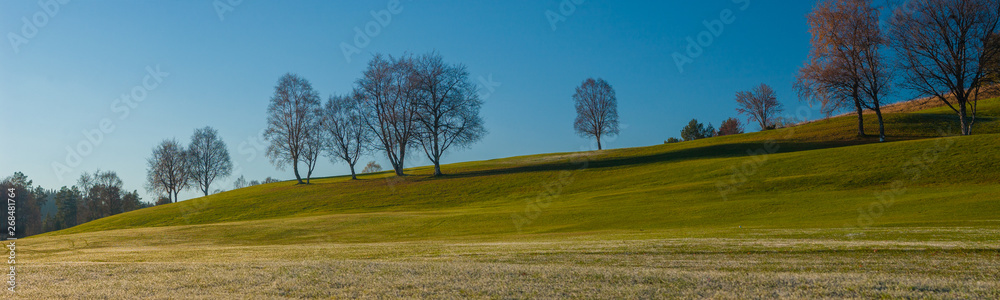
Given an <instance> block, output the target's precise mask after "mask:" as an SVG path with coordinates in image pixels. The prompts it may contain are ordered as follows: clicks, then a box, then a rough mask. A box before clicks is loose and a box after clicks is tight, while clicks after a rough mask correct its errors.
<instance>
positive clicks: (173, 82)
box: [0, 0, 818, 201]
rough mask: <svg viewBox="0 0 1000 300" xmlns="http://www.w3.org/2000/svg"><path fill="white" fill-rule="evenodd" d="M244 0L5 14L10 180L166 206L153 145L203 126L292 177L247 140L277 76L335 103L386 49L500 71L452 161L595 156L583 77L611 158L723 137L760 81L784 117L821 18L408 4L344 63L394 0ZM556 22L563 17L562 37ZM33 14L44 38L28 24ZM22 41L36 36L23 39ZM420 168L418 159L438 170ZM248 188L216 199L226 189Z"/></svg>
mask: <svg viewBox="0 0 1000 300" xmlns="http://www.w3.org/2000/svg"><path fill="white" fill-rule="evenodd" d="M229 1H230V0H220V1H217V2H219V3H223V4H225V3H228V2H229ZM576 1H579V0H576ZM232 2H236V3H238V5H236V6H234V7H232V10H225V11H223V14H222V18H220V15H219V13H218V11H217V10H216V8H215V7H214V6H213V1H212V0H198V1H195V0H191V1H113V0H108V1H80V0H75V1H71V2H69V3H66V4H64V5H60V6H59V7H58V11H54V14H51V12H53V9H52V7H48V10H49V12H46V9H45V8H43V7H40V6H39V5H38V2H37V1H2V2H0V33H3V34H4V37H5V39H4V40H3V41H4V42H3V43H0V143H2V145H3V147H0V176H9V175H10V174H12V173H13V172H15V171H21V172H24V173H25V174H27V175H28V176H29V177H30V178H31V179H33V180H34V181H35V183H36V184H40V185H42V186H44V187H46V188H58V187H60V186H63V185H73V184H75V182H76V179H77V178H78V177H79V175H80V172H81V171H87V172H92V171H94V170H96V169H98V168H100V169H104V170H114V171H117V172H118V174H119V175H120V176H121V177H122V179H123V180H124V182H125V185H126V188H128V189H129V190H139V191H140V193H141V194H142V195H143V198H144V200H145V201H155V199H154V197H153V195H151V194H149V193H147V192H146V191H145V190H144V189H143V185H144V183H145V178H146V158H147V157H149V155H150V152H151V150H152V148H153V147H154V146H155V145H156V144H157V143H158V142H159V141H161V140H163V139H166V138H177V139H178V140H180V141H182V142H184V143H187V142H188V141H189V140H190V136H191V134H192V133H193V131H194V130H195V128H199V127H203V126H212V127H215V128H216V129H218V130H219V133H220V134H221V135H222V137H223V139H224V140H225V142H226V143H227V144H228V146H229V151H230V154H231V155H232V158H233V160H234V162H235V163H237V164H238V165H239V166H240V168H239V169H238V171H239V172H240V174H244V175H246V177H247V178H250V179H258V180H261V179H263V178H265V177H267V176H274V177H276V178H280V179H289V178H293V176H292V174H291V171H290V170H286V171H278V170H276V169H275V168H274V167H273V166H272V165H271V164H270V163H269V161H268V160H267V159H266V158H265V157H264V156H263V151H264V148H263V147H259V148H256V149H255V148H254V146H253V145H254V143H253V142H252V141H253V138H252V137H253V136H255V135H256V134H257V133H258V132H259V131H260V130H261V129H262V128H263V127H264V125H265V118H266V117H265V111H266V108H267V103H268V99H269V97H270V96H271V94H272V92H273V87H274V85H275V83H276V81H277V80H278V78H279V77H280V76H281V75H282V74H284V73H286V72H292V73H297V74H299V75H302V76H304V77H305V78H307V79H309V80H310V81H311V82H312V84H313V86H314V87H315V88H316V89H317V90H319V91H320V93H321V94H322V95H323V97H324V99H325V98H326V97H327V96H329V95H330V94H332V93H346V92H348V91H350V90H351V87H352V84H353V82H354V80H355V79H356V78H357V77H358V76H359V75H360V73H361V71H362V69H363V67H364V66H365V63H366V61H367V59H368V58H369V57H370V55H371V53H374V52H381V53H386V54H393V55H398V54H402V53H404V52H407V51H408V52H413V53H425V52H429V51H433V50H436V51H438V52H440V53H441V54H442V55H443V57H444V58H445V60H446V61H449V62H457V63H463V64H465V65H467V66H468V69H469V71H470V73H471V74H472V77H473V78H474V79H475V80H476V81H479V78H480V77H482V78H483V79H486V80H488V78H490V76H492V81H493V82H495V83H499V86H494V88H495V90H494V91H492V92H489V90H488V89H486V88H483V93H482V94H483V96H484V97H485V98H486V99H485V102H486V104H485V106H484V107H483V111H482V113H483V116H484V118H485V120H486V123H487V128H488V129H489V130H490V134H489V135H488V136H487V137H486V138H485V139H484V140H483V141H482V142H480V143H478V144H476V145H475V146H473V147H471V148H470V149H467V150H463V151H457V152H453V153H450V154H448V155H446V157H445V158H444V161H445V162H446V163H449V162H458V161H468V160H482V159H492V158H500V157H508V156H515V155H524V154H535V153H547V152H565V151H577V150H583V149H590V148H594V145H593V144H592V143H591V142H590V141H589V140H588V139H586V138H582V137H579V136H578V135H576V134H575V133H574V132H573V126H572V124H573V119H574V117H575V115H574V113H575V112H574V109H573V102H572V100H571V95H572V94H573V89H574V87H575V86H577V85H579V84H580V83H581V82H582V81H583V80H584V79H586V78H587V77H603V78H604V79H606V80H608V81H609V82H610V83H611V84H612V85H613V86H614V88H615V90H616V91H617V95H618V103H619V107H618V110H619V115H620V121H621V124H622V130H621V134H620V136H619V137H618V138H616V139H611V140H610V141H607V142H605V147H608V148H623V147H636V146H647V145H654V144H660V143H662V142H663V140H665V139H667V138H668V137H672V136H679V131H680V129H681V127H683V126H684V125H685V124H686V123H687V122H688V121H689V120H690V119H692V118H697V119H698V120H700V121H702V122H705V123H709V122H711V123H712V124H714V125H716V126H718V125H719V123H721V121H722V120H724V119H725V118H727V117H732V116H736V112H735V104H734V101H733V97H734V94H735V93H736V92H737V91H739V90H745V89H749V88H751V87H753V86H754V85H756V84H759V83H767V84H769V85H771V86H772V87H774V89H775V90H776V91H777V92H778V96H779V100H780V101H782V102H783V103H784V104H785V105H786V107H787V109H788V110H789V111H795V109H796V108H797V107H799V106H801V104H800V103H799V102H798V100H797V98H796V97H795V93H794V92H793V90H792V87H791V86H792V82H793V80H794V76H795V72H796V70H797V69H798V68H799V67H800V66H801V65H802V64H803V62H804V61H805V60H806V55H807V51H808V39H809V34H808V32H807V29H808V28H807V24H806V21H805V15H806V14H807V13H808V12H809V10H810V9H811V8H812V6H813V2H812V1H758V0H752V1H749V2H750V3H749V5H748V6H747V7H746V9H745V10H742V9H741V8H742V6H743V4H744V2H746V1H732V0H713V1H596V0H587V1H585V2H583V3H582V4H579V5H576V7H575V9H573V10H572V11H570V10H569V7H568V6H566V7H563V11H562V12H561V11H560V5H561V3H563V2H566V3H572V2H569V1H555V0H546V1H457V0H456V1H420V0H417V1H408V0H402V1H401V2H400V4H399V5H400V7H401V11H398V10H399V9H397V12H398V14H392V18H391V20H390V21H389V22H388V24H386V26H385V27H384V28H382V26H381V25H379V26H378V28H375V27H372V28H370V29H372V30H374V29H378V31H379V32H378V34H377V35H374V36H372V37H371V38H370V42H369V43H368V45H366V47H363V48H359V50H360V51H361V53H360V54H356V55H353V60H352V61H351V62H348V61H347V60H346V59H345V56H344V54H343V52H342V50H341V44H342V43H347V44H351V45H353V44H355V43H354V40H355V36H356V32H355V30H354V28H355V27H358V28H360V29H361V30H365V26H366V24H367V23H369V22H373V21H374V20H375V19H374V18H373V17H372V15H371V12H372V11H380V10H385V9H387V4H388V3H389V2H391V1H384V0H378V1H262V0H243V1H242V2H241V3H239V1H232ZM53 3H58V2H55V1H54V2H53ZM563 5H564V6H565V4H563ZM724 10H730V11H731V12H732V17H733V18H735V20H731V21H732V23H731V24H728V25H725V26H724V28H723V30H722V32H721V34H720V35H719V36H717V37H714V36H713V38H712V41H711V43H710V44H709V45H708V46H707V47H704V49H703V53H701V54H700V56H698V57H693V58H692V62H690V63H688V64H686V65H685V66H684V70H683V72H680V71H679V70H678V68H677V66H676V64H675V61H674V57H673V54H674V53H675V52H677V53H684V52H685V51H686V49H685V48H686V47H687V46H688V41H687V40H686V39H687V38H688V37H692V38H697V36H698V34H699V33H701V32H702V31H705V30H706V28H705V25H703V22H704V21H713V20H716V19H719V17H720V13H721V12H723V11H724ZM547 11H550V12H551V13H552V14H555V15H558V16H559V18H557V20H558V22H557V23H556V27H555V30H553V27H552V24H551V22H550V21H549V18H552V16H551V15H549V16H547V13H546V12H547ZM563 12H568V13H567V14H562V13H563ZM50 15H51V16H50ZM23 18H26V19H27V20H28V22H30V23H37V24H33V25H42V26H28V27H29V28H25V23H24V20H25V19H23ZM30 27H35V29H37V32H35V31H33V30H31V29H32V28H30ZM11 34H14V35H17V36H20V37H22V38H24V40H18V39H15V40H17V41H18V42H16V43H12V42H11ZM25 40H26V41H27V43H23V42H24V41H25ZM15 47H16V48H17V51H16V52H15ZM147 67H150V68H153V69H156V68H157V67H159V68H160V71H161V72H165V73H169V75H167V76H165V77H163V75H161V76H160V77H161V79H162V82H159V81H157V80H156V78H150V79H149V80H146V84H147V87H153V86H154V85H155V87H154V88H151V89H148V90H147V87H143V81H144V79H145V77H146V76H147V74H148V73H149V72H148V71H147ZM133 92H136V93H137V95H139V96H142V94H145V99H144V100H143V101H142V102H136V103H133V104H135V107H129V110H128V115H127V116H126V115H125V113H124V112H122V108H123V107H126V106H122V105H124V103H116V101H117V100H118V99H119V98H120V97H121V96H122V95H123V94H132V93H133ZM812 116H813V118H815V117H818V113H815V112H814V113H813V114H812ZM103 119H108V120H109V121H107V122H111V123H110V125H112V126H114V130H111V131H110V132H109V133H107V134H105V135H104V137H103V139H102V140H101V141H100V143H98V144H97V145H96V146H95V147H94V149H93V150H92V151H91V152H92V153H90V154H89V155H83V156H81V159H82V161H81V162H80V164H79V165H77V166H75V167H71V168H70V170H69V171H68V172H66V173H64V174H62V177H63V178H62V180H61V181H60V179H59V176H57V172H56V171H54V170H53V167H52V165H53V162H58V163H62V164H66V163H67V162H66V156H67V150H66V147H73V148H76V147H77V146H78V145H79V143H81V142H82V141H86V140H87V138H86V136H85V135H84V134H83V132H84V131H91V130H95V129H97V130H99V129H100V122H101V120H103ZM747 127H748V128H747V129H748V130H756V129H757V128H756V126H753V125H750V126H747ZM254 149H255V150H254ZM254 151H256V155H253V154H251V153H253V152H254ZM422 155H423V154H422V153H414V155H411V156H409V157H408V158H410V160H408V161H407V164H408V165H409V166H416V165H425V164H427V163H428V161H427V159H426V158H423V157H422ZM371 159H374V160H377V161H379V162H381V163H382V165H383V166H387V165H388V164H387V163H386V160H385V159H384V158H383V157H382V156H381V155H378V154H376V155H375V156H374V157H372V158H364V159H363V161H368V160H371ZM67 166H68V165H67ZM445 171H447V170H445ZM346 172H348V171H347V167H346V165H344V164H332V163H329V162H325V163H323V164H321V165H319V166H318V167H317V171H316V173H317V175H319V176H330V175H339V174H344V173H346ZM236 175H238V174H236ZM235 177H237V176H233V177H231V178H227V179H224V180H222V181H220V182H218V183H217V184H216V185H215V187H216V188H223V189H231V188H232V181H233V180H234V179H235ZM195 195H196V193H195V192H194V191H189V192H186V193H184V194H182V199H183V198H191V197H194V196H195Z"/></svg>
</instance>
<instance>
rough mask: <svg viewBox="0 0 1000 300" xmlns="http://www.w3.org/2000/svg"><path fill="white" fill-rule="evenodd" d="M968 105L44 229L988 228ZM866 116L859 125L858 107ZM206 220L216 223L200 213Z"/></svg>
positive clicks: (987, 167) (981, 124)
mask: <svg viewBox="0 0 1000 300" xmlns="http://www.w3.org/2000/svg"><path fill="white" fill-rule="evenodd" d="M979 106H980V117H979V120H978V121H977V123H976V125H975V127H974V131H975V133H976V135H974V136H969V137H955V136H953V135H954V134H955V133H956V131H957V126H955V125H956V124H957V118H956V117H955V116H954V114H953V113H951V111H950V110H949V109H948V108H947V107H944V108H935V109H930V110H925V111H920V112H915V113H897V114H888V115H886V122H887V135H888V136H889V138H890V140H894V141H896V142H891V143H881V144H877V143H873V142H874V141H875V138H874V137H865V138H858V137H856V136H854V132H855V131H854V130H853V129H852V128H853V126H855V124H856V123H855V122H856V119H854V118H853V117H850V116H847V117H839V118H832V119H828V120H821V121H817V122H812V123H809V124H804V125H801V126H797V127H793V128H787V129H781V130H773V131H767V132H757V133H749V134H743V135H736V136H726V137H717V138H710V139H704V140H698V141H692V142H684V143H678V144H668V145H657V146H650V147H639V148H628V149H616V150H606V151H600V152H587V153H557V154H544V155H532V156H522V157H513V158H506V159H498V160H490V161H481V162H467V163H458V164H451V165H446V166H443V170H444V171H445V172H447V173H449V174H450V175H447V176H444V177H440V178H434V177H430V176H429V174H430V173H431V170H430V169H429V168H426V167H421V168H413V169H410V170H408V173H409V174H411V176H407V177H405V178H402V179H398V178H394V177H392V176H391V174H388V173H381V174H371V175H364V176H361V177H360V178H361V180H358V181H352V180H349V178H346V177H331V178H324V179H318V180H314V184H312V185H308V186H298V185H295V184H293V183H292V182H280V183H274V184H267V185H260V186H254V187H249V188H244V189H239V190H235V191H229V192H225V193H221V194H216V195H211V196H208V197H203V198H197V199H192V200H188V201H182V202H180V203H175V204H170V205H164V206H158V207H153V208H149V209H143V210H138V211H133V212H129V213H125V214H121V215H117V216H112V217H109V218H104V219H100V220H96V221H93V222H89V223H86V224H83V225H80V226H77V227H73V228H70V229H66V230H62V231H58V232H54V233H49V234H46V235H45V236H52V237H54V236H59V235H65V234H73V233H87V232H96V231H104V230H114V229H126V228H147V227H162V226H178V225H204V226H186V227H184V228H185V229H184V230H189V231H191V232H188V234H189V237H192V236H194V237H196V236H199V235H204V238H205V239H206V240H208V239H213V240H216V242H222V243H225V242H227V241H228V242H232V243H243V242H246V241H252V240H256V239H268V240H272V241H282V240H284V241H286V242H301V241H305V240H322V241H330V240H334V241H361V242H364V241H386V240H411V239H425V238H448V237H456V236H505V235H512V234H526V233H533V234H568V233H575V232H599V231H637V230H652V231H665V232H674V233H677V232H683V230H684V229H694V228H698V229H699V230H711V229H712V228H731V227H738V226H743V227H757V228H788V227H791V228H840V227H851V226H858V225H863V226H869V225H870V226H991V227H992V226H997V225H1000V221H998V217H997V216H1000V205H997V203H996V200H995V199H994V198H995V196H993V195H997V194H998V192H1000V186H998V185H997V182H998V181H1000V162H998V161H997V158H998V157H1000V149H998V147H997V143H996V140H997V138H998V137H1000V134H997V133H1000V126H998V125H1000V122H998V121H997V117H1000V99H992V100H989V101H982V102H981V103H980V104H979ZM868 121H869V122H867V125H866V126H867V127H866V128H867V129H868V131H869V133H873V131H874V130H875V129H877V127H876V126H877V124H875V122H874V116H870V117H868ZM943 136H944V137H943ZM890 194H891V195H894V197H893V198H891V201H889V200H884V199H885V196H886V195H890ZM879 195H882V196H883V198H882V199H883V200H880V198H879ZM873 203H881V204H873ZM879 206H880V207H881V209H877V208H878V207H879ZM234 222H235V223H234ZM214 223H226V224H219V225H207V224H214ZM240 224H242V225H240ZM251 224H273V225H276V226H273V227H271V226H264V225H261V226H255V225H251ZM278 224H284V225H278ZM216 226H222V227H231V228H229V229H234V228H235V229H238V228H246V230H238V231H237V232H231V233H229V232H228V231H222V230H221V229H222V227H216ZM199 230H201V231H199ZM223 232H227V233H223Z"/></svg>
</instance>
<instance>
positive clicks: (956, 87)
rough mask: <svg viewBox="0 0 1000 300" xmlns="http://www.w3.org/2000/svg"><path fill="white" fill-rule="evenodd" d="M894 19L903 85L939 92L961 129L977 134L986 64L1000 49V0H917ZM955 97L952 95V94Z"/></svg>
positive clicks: (893, 32) (894, 41)
mask: <svg viewBox="0 0 1000 300" xmlns="http://www.w3.org/2000/svg"><path fill="white" fill-rule="evenodd" d="M909 7H910V8H911V9H906V10H903V9H897V10H896V11H895V13H894V14H893V16H892V19H891V20H890V22H889V28H890V29H889V32H890V34H891V35H892V39H891V40H892V43H891V45H892V47H893V48H894V49H895V51H896V52H897V56H898V59H899V64H900V67H901V68H902V69H903V70H904V73H905V76H906V80H905V81H903V85H904V86H905V87H907V88H910V89H912V90H914V91H916V92H917V93H919V94H921V95H926V96H932V97H935V98H937V99H939V100H941V101H942V102H944V103H945V104H946V105H948V107H949V108H951V109H952V111H954V112H955V113H956V114H957V115H958V118H959V123H960V125H961V129H962V134H963V135H970V134H972V124H973V123H975V121H976V104H977V102H978V100H979V91H980V88H982V87H983V84H984V79H985V74H986V64H984V62H987V61H990V60H991V59H994V58H995V57H996V56H997V55H1000V53H997V52H998V50H997V49H996V48H992V47H988V45H990V44H991V43H992V39H994V38H996V35H994V33H996V32H997V26H998V22H1000V21H998V20H1000V0H913V3H910V6H909ZM949 94H950V95H952V96H953V97H954V101H952V100H949V99H948V95H949Z"/></svg>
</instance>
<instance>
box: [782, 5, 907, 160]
mask: <svg viewBox="0 0 1000 300" xmlns="http://www.w3.org/2000/svg"><path fill="white" fill-rule="evenodd" d="M807 19H808V21H809V26H810V32H811V33H812V40H811V44H812V49H811V50H810V53H809V62H808V63H807V64H806V65H805V66H804V67H802V69H800V70H799V75H798V78H797V81H796V83H795V88H796V90H798V93H799V97H800V99H803V100H807V101H818V102H820V103H821V104H822V107H821V110H823V112H824V113H826V114H828V115H829V114H831V113H832V112H834V111H837V110H840V109H841V108H845V107H848V106H850V105H852V104H853V106H854V108H855V109H856V111H857V116H858V136H864V135H865V131H864V110H865V109H870V110H873V111H875V114H876V116H877V117H878V122H879V140H880V141H885V124H884V122H883V120H882V108H881V107H882V98H883V97H885V96H886V95H887V94H888V92H889V83H890V82H891V80H892V78H891V75H892V74H891V72H890V70H889V67H888V66H887V65H886V63H885V57H884V56H883V55H882V50H883V49H884V48H885V46H886V41H885V39H883V37H882V31H881V28H880V27H879V9H878V8H877V7H874V6H873V4H872V0H824V1H821V2H819V3H818V4H817V6H816V8H815V9H814V10H813V12H812V13H810V14H809V15H808V16H807Z"/></svg>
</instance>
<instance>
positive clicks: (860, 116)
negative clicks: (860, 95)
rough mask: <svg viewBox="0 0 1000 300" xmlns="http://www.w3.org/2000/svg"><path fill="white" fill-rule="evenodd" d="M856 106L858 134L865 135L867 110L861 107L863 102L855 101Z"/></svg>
mask: <svg viewBox="0 0 1000 300" xmlns="http://www.w3.org/2000/svg"><path fill="white" fill-rule="evenodd" d="M854 106H855V107H856V108H857V109H858V136H861V137H863V136H865V118H864V113H865V110H864V109H863V108H861V102H858V101H857V100H855V101H854Z"/></svg>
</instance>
